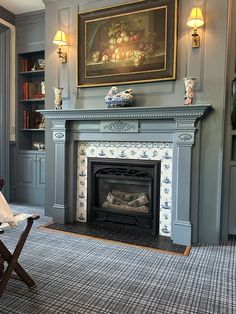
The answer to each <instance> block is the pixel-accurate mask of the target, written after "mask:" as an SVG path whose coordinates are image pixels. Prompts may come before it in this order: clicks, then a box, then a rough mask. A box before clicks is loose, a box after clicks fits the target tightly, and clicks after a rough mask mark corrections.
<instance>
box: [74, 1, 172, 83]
mask: <svg viewBox="0 0 236 314" xmlns="http://www.w3.org/2000/svg"><path fill="white" fill-rule="evenodd" d="M176 10H177V1H175V0H174V1H173V0H172V1H170V0H162V1H160V0H157V1H153V0H152V1H150V0H147V1H139V2H134V3H130V4H126V5H122V6H121V5H120V6H115V7H110V8H105V9H101V10H96V11H91V12H85V13H81V14H79V15H78V85H79V86H81V87H84V86H87V87H90V86H97V85H112V84H114V83H115V84H124V83H137V82H146V81H157V80H173V79H175V71H176V65H175V63H176V19H177V16H176V14H177V13H176Z"/></svg>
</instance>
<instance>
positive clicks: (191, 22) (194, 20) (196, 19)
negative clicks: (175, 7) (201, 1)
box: [187, 8, 204, 48]
mask: <svg viewBox="0 0 236 314" xmlns="http://www.w3.org/2000/svg"><path fill="white" fill-rule="evenodd" d="M187 25H188V26H189V27H192V28H193V33H192V48H199V47H200V36H199V35H198V33H197V28H198V27H201V26H203V25H204V19H203V15H202V11H201V9H200V8H193V9H192V10H191V13H190V15H189V18H188V22H187Z"/></svg>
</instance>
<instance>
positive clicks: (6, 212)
mask: <svg viewBox="0 0 236 314" xmlns="http://www.w3.org/2000/svg"><path fill="white" fill-rule="evenodd" d="M0 222H1V223H2V222H7V223H8V224H9V225H10V226H11V227H16V226H17V223H16V220H15V218H14V215H13V213H12V210H11V208H10V206H9V205H8V203H7V201H6V199H5V197H4V196H3V195H2V192H0ZM0 228H1V227H0Z"/></svg>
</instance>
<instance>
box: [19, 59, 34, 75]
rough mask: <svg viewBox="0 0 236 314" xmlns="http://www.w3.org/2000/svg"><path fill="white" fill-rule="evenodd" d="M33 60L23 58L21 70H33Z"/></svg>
mask: <svg viewBox="0 0 236 314" xmlns="http://www.w3.org/2000/svg"><path fill="white" fill-rule="evenodd" d="M31 67H32V62H31V60H29V59H22V60H21V65H20V71H21V72H28V71H31Z"/></svg>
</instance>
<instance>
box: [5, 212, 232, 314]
mask: <svg viewBox="0 0 236 314" xmlns="http://www.w3.org/2000/svg"><path fill="white" fill-rule="evenodd" d="M12 207H13V206H12ZM23 208H24V212H26V210H27V207H25V206H24V207H23ZM13 209H14V210H21V209H22V208H20V206H14V207H13ZM28 210H29V211H31V212H32V211H33V212H35V211H36V208H28ZM37 212H38V209H37ZM48 221H49V219H48V218H42V219H40V220H39V221H37V222H36V223H35V225H34V230H32V232H31V234H30V236H29V238H28V241H27V244H26V246H25V248H24V251H23V253H22V255H21V263H22V265H24V267H25V268H26V269H27V271H28V272H29V273H30V274H31V275H32V277H33V279H34V280H35V281H36V283H37V287H35V288H34V289H28V288H27V287H26V286H25V285H24V284H23V283H22V282H20V281H16V280H11V281H10V282H9V283H8V286H7V289H6V291H5V293H4V295H3V297H2V298H1V300H0V313H1V314H11V313H22V314H28V313H37V314H44V313H45V314H50V313H70V314H73V313H81V314H90V313H92V314H111V313H119V314H120V313H122V314H123V313H124V314H125V313H127V314H145V313H153V314H154V313H155V314H157V313H174V314H175V313H183V314H186V313H196V314H201V313H222V314H226V313H227V314H228V313H232V314H233V313H236V297H235V296H236V243H235V242H229V243H227V244H225V245H221V246H195V247H193V249H192V251H191V253H190V255H189V256H188V257H182V256H175V255H169V254H162V253H158V252H155V251H151V250H148V249H140V248H135V247H128V246H126V245H122V244H115V243H108V242H103V241H101V240H96V239H86V238H80V237H78V236H73V235H70V234H62V233H60V232H58V233H57V232H51V231H47V230H45V229H43V230H42V229H39V228H38V226H39V225H40V224H44V223H46V222H48ZM21 228H22V225H20V226H19V227H18V228H17V229H15V230H13V229H7V230H6V232H5V235H4V236H2V237H3V240H4V242H5V243H7V245H8V247H9V248H11V249H12V248H13V247H14V246H15V243H16V240H17V239H18V237H19V234H20V229H21Z"/></svg>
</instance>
